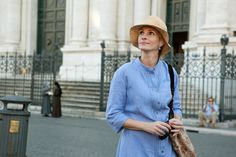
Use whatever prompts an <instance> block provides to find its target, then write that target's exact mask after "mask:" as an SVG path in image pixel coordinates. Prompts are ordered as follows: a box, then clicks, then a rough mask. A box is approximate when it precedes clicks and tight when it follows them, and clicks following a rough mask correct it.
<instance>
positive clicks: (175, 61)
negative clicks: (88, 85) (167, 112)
mask: <svg viewBox="0 0 236 157" xmlns="http://www.w3.org/2000/svg"><path fill="white" fill-rule="evenodd" d="M101 56H102V57H101V61H102V65H101V67H102V68H101V98H100V109H101V110H105V108H106V102H107V96H108V92H109V85H110V81H111V79H112V76H113V74H114V71H115V70H116V69H117V68H118V67H119V66H120V65H122V64H123V63H125V62H127V61H130V58H131V59H132V58H135V57H134V56H132V57H131V55H130V51H128V52H127V54H124V53H122V54H118V52H114V54H105V52H104V50H103V52H102V55H101ZM164 60H166V61H167V62H169V63H170V64H171V65H172V66H174V67H175V69H176V71H177V73H178V74H179V89H180V96H181V104H182V111H183V116H184V117H186V118H188V117H194V118H196V117H197V115H198V112H199V111H200V110H201V109H202V107H203V105H204V104H205V103H206V101H207V97H210V96H212V97H214V98H215V100H216V103H217V104H218V105H219V107H220V110H219V120H220V121H224V120H228V119H235V118H236V70H235V69H236V64H235V62H236V56H235V54H234V50H232V52H228V53H227V54H226V49H222V51H221V53H211V52H208V53H206V49H205V48H204V50H203V52H202V53H196V54H193V53H192V54H191V53H189V51H187V52H186V53H184V54H183V53H182V54H178V55H175V56H174V55H169V56H168V57H166V58H165V59H164Z"/></svg>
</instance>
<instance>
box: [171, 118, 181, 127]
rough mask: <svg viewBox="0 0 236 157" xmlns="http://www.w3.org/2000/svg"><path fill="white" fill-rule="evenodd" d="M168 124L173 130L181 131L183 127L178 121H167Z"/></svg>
mask: <svg viewBox="0 0 236 157" xmlns="http://www.w3.org/2000/svg"><path fill="white" fill-rule="evenodd" d="M169 124H170V126H171V127H173V128H174V129H183V128H184V126H183V122H182V121H181V120H179V119H175V118H173V119H170V120H169Z"/></svg>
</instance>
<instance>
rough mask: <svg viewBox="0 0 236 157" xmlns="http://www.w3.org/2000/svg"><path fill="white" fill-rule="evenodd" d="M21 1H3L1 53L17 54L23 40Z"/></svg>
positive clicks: (0, 33)
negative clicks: (21, 39)
mask: <svg viewBox="0 0 236 157" xmlns="http://www.w3.org/2000/svg"><path fill="white" fill-rule="evenodd" d="M21 7H22V6H21V1H19V0H2V1H1V8H0V9H1V11H0V12H1V14H0V20H1V25H0V52H6V51H8V52H16V51H17V49H18V47H19V43H20V38H21V16H22V15H21Z"/></svg>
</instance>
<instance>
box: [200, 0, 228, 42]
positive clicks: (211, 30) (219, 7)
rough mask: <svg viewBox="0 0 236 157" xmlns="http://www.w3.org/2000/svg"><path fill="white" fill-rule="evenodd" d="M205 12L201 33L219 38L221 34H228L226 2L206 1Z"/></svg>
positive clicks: (225, 0) (226, 0)
mask: <svg viewBox="0 0 236 157" xmlns="http://www.w3.org/2000/svg"><path fill="white" fill-rule="evenodd" d="M206 10H207V11H206V18H205V25H204V26H203V30H204V31H203V33H204V34H206V35H211V36H212V35H216V36H221V34H225V33H226V34H228V28H229V25H228V22H229V21H228V0H224V1H215V0H207V1H206ZM218 39H219V38H218ZM218 39H217V40H218Z"/></svg>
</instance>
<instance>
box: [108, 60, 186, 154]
mask: <svg viewBox="0 0 236 157" xmlns="http://www.w3.org/2000/svg"><path fill="white" fill-rule="evenodd" d="M174 80H175V84H174V87H175V91H174V102H173V111H174V113H175V114H177V115H180V116H182V112H181V106H180V98H179V91H178V90H179V89H178V75H177V73H176V71H175V70H174ZM170 100H171V90H170V76H169V72H168V66H167V64H166V63H165V62H164V61H162V60H159V62H158V64H156V65H155V67H154V68H149V67H146V66H145V65H143V64H142V63H141V62H140V60H139V58H137V59H135V60H133V61H131V62H129V63H126V64H124V65H122V66H121V67H120V68H119V69H118V70H117V71H116V72H115V74H114V76H113V78H112V81H111V86H110V92H109V97H108V104H107V110H106V118H107V121H108V123H109V125H110V126H111V127H112V129H113V130H114V131H115V132H117V133H119V132H121V135H120V140H119V144H118V148H117V153H116V157H175V156H176V155H175V152H174V150H173V149H172V145H171V143H170V140H169V137H168V138H166V139H164V140H160V139H159V137H158V136H156V135H153V134H150V133H147V132H144V131H135V130H129V129H125V128H123V125H124V122H125V121H126V120H127V119H129V118H131V119H134V120H138V121H144V122H154V121H162V122H166V121H167V120H168V114H169V107H168V103H169V102H170Z"/></svg>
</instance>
